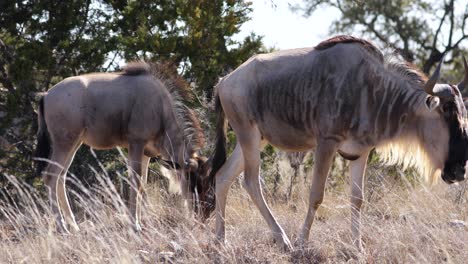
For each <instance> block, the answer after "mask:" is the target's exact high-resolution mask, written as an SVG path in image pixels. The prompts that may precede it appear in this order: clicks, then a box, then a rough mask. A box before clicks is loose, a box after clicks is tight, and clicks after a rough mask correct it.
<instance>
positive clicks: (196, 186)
mask: <svg viewBox="0 0 468 264" xmlns="http://www.w3.org/2000/svg"><path fill="white" fill-rule="evenodd" d="M187 165H188V169H187V170H186V171H187V180H188V182H189V186H190V187H189V188H190V192H191V194H192V197H193V198H192V202H193V204H192V208H193V210H194V211H195V213H196V214H197V215H198V217H199V219H200V220H202V221H204V220H205V219H207V218H208V217H209V216H210V214H211V212H212V211H213V210H214V204H215V203H214V188H206V187H207V186H210V187H211V184H209V183H208V182H207V181H209V177H208V175H209V174H210V170H211V160H210V159H208V158H206V157H204V156H200V157H195V158H193V159H190V162H189V164H187Z"/></svg>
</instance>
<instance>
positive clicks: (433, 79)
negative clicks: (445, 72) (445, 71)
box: [424, 54, 445, 95]
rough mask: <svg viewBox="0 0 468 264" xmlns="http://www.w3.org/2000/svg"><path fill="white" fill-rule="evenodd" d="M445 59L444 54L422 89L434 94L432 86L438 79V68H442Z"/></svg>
mask: <svg viewBox="0 0 468 264" xmlns="http://www.w3.org/2000/svg"><path fill="white" fill-rule="evenodd" d="M444 59H445V54H444V55H443V56H442V59H441V60H440V62H439V65H437V68H436V69H435V71H434V73H432V75H431V78H429V80H428V81H427V83H426V85H425V86H424V90H425V91H426V93H428V94H431V95H434V91H433V89H434V86H435V85H436V83H437V81H438V80H439V75H440V69H441V68H442V64H443V63H444Z"/></svg>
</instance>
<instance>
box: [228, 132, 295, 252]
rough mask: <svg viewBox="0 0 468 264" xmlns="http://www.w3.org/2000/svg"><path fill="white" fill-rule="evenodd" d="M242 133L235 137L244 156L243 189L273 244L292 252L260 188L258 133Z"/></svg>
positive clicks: (259, 138) (259, 137) (289, 243)
mask: <svg viewBox="0 0 468 264" xmlns="http://www.w3.org/2000/svg"><path fill="white" fill-rule="evenodd" d="M242 133H243V134H242V135H239V134H237V135H238V142H239V144H240V145H241V147H242V153H243V155H244V182H245V186H244V187H245V189H246V190H247V192H248V193H249V195H250V198H251V199H252V201H253V202H254V204H255V205H256V206H257V208H258V210H259V211H260V213H261V214H262V216H263V218H264V219H265V220H266V222H267V223H268V225H269V226H270V229H271V230H272V231H273V237H274V239H275V242H276V243H279V244H280V245H282V246H283V247H284V249H286V250H292V249H293V247H292V245H291V242H290V241H289V239H288V237H287V236H286V233H285V232H284V230H283V228H282V227H281V226H280V225H279V224H278V222H277V221H276V219H275V218H274V216H273V214H272V213H271V210H270V208H268V205H267V204H266V202H265V198H264V197H263V193H262V189H261V187H260V177H259V172H260V171H259V169H260V142H261V135H260V132H259V131H258V130H257V129H252V130H251V131H246V130H244V131H243V132H242Z"/></svg>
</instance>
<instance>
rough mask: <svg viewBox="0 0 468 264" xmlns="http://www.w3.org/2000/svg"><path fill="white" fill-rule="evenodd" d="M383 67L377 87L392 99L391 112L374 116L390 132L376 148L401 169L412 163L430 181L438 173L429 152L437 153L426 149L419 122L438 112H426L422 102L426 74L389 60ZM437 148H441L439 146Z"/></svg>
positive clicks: (433, 179) (386, 159)
mask: <svg viewBox="0 0 468 264" xmlns="http://www.w3.org/2000/svg"><path fill="white" fill-rule="evenodd" d="M385 68H386V71H382V72H381V73H382V74H381V78H380V80H379V87H382V88H383V89H385V90H386V91H387V93H388V95H387V96H390V97H391V98H392V99H393V101H390V102H387V104H386V106H387V107H389V108H391V109H389V112H390V115H393V116H392V118H389V119H378V120H377V122H386V123H385V124H381V125H387V126H389V129H388V130H387V131H390V133H384V134H383V135H384V136H383V138H381V141H380V142H383V143H380V144H378V145H377V147H376V151H377V153H378V154H379V157H380V159H381V160H382V161H383V162H384V163H386V164H388V165H401V166H402V167H403V169H407V168H409V167H413V168H415V169H416V170H417V171H418V173H419V174H420V175H421V176H423V178H424V179H425V180H426V181H427V182H429V183H433V182H434V181H436V179H437V178H439V177H438V175H439V174H440V171H439V170H438V169H437V168H436V165H435V160H433V159H431V155H432V157H433V158H435V157H436V156H435V155H437V153H434V151H433V150H432V151H431V150H429V149H428V145H427V144H424V142H423V138H424V135H423V134H422V133H423V132H424V131H421V126H422V125H423V124H425V123H426V122H430V119H431V118H429V117H430V116H432V115H437V113H435V112H433V113H428V110H427V109H426V106H425V100H426V98H427V94H426V93H425V92H424V89H423V85H424V83H425V81H426V77H425V76H424V75H423V74H422V73H420V72H419V71H417V70H416V69H415V68H414V67H413V66H412V65H410V64H407V63H400V62H394V61H392V60H390V61H386V65H385ZM382 103H383V104H385V103H386V102H385V101H384V102H382ZM432 117H433V116H432ZM388 120H392V121H391V122H388ZM423 127H424V126H423ZM426 140H427V139H426ZM436 151H437V152H440V153H442V152H443V151H442V149H440V150H436ZM429 153H431V155H429ZM440 158H441V157H437V158H436V159H440Z"/></svg>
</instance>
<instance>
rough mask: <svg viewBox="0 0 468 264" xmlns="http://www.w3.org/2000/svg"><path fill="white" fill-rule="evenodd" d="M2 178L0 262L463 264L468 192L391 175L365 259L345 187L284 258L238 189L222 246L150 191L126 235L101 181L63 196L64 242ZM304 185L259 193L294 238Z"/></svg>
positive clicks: (38, 204) (371, 217) (375, 193)
mask: <svg viewBox="0 0 468 264" xmlns="http://www.w3.org/2000/svg"><path fill="white" fill-rule="evenodd" d="M370 171H371V173H378V171H377V172H376V171H375V170H374V171H372V170H370ZM380 173H381V172H380ZM371 176H372V175H371ZM371 176H370V177H371ZM374 176H375V175H374ZM371 179H372V181H371ZM376 179H379V182H375V181H376ZM10 181H11V183H12V184H13V185H15V186H16V187H15V188H14V193H11V196H12V197H19V199H17V200H16V201H15V202H12V201H9V202H6V201H7V199H6V198H5V197H4V198H3V199H2V200H3V201H4V202H2V204H1V205H0V212H1V219H0V239H1V247H0V248H1V249H0V263H158V262H166V263H210V262H219V263H257V262H261V263H290V262H293V263H321V262H328V263H337V262H338V263H340V262H349V261H350V262H355V263H358V262H369V263H382V262H383V263H443V262H447V263H464V262H465V261H466V259H467V258H468V251H467V249H468V248H467V246H466V242H467V241H468V227H467V225H466V224H464V223H466V222H467V221H468V206H467V199H466V198H467V197H466V196H467V195H466V193H464V194H463V195H464V197H462V198H463V199H461V200H460V199H458V198H457V192H460V190H458V189H459V188H457V187H449V186H447V185H445V184H439V185H436V186H434V187H432V188H428V187H423V186H417V187H411V186H407V185H405V184H400V183H398V182H397V183H396V182H395V181H397V180H395V179H393V178H392V179H386V178H379V177H372V178H370V179H369V181H371V182H370V184H369V186H371V187H369V188H368V189H367V190H366V194H367V199H366V202H365V204H364V207H363V221H362V232H363V241H364V244H365V252H362V253H359V252H357V251H356V250H355V249H354V247H353V246H352V243H351V238H350V236H351V232H350V228H349V227H350V209H349V205H348V196H347V188H342V189H344V190H345V191H342V190H339V189H330V188H329V190H328V191H327V193H326V197H325V200H324V203H323V206H322V207H321V208H320V210H319V212H318V215H317V217H316V220H315V222H314V224H313V226H312V231H311V237H310V240H309V242H308V243H307V244H306V247H305V248H303V249H297V250H295V251H294V252H284V251H282V250H281V249H279V247H276V246H275V245H274V244H273V242H272V241H273V240H272V237H271V233H270V231H269V229H268V227H267V225H266V223H265V221H264V220H263V219H262V217H261V215H260V213H259V212H258V210H257V209H256V208H255V206H254V205H253V203H252V202H251V201H250V199H249V197H248V195H247V193H246V191H245V190H243V189H242V188H241V187H240V185H239V184H237V183H236V184H234V186H233V188H232V189H231V191H230V195H229V198H228V208H227V219H226V223H227V226H226V238H227V242H226V244H225V245H218V244H217V243H215V236H214V234H213V232H214V219H210V220H209V221H208V222H207V223H206V224H201V223H199V222H197V221H196V220H194V219H193V218H192V217H191V216H190V215H189V214H188V212H187V211H186V210H185V209H184V208H183V206H182V204H183V202H182V201H181V200H180V198H178V197H177V196H175V195H171V194H167V193H166V192H165V191H164V190H163V189H162V188H161V187H160V186H158V185H152V186H149V188H148V189H147V190H148V199H149V200H148V205H147V206H146V209H145V214H144V215H143V221H142V222H143V228H144V229H143V231H142V232H141V233H135V232H134V231H133V230H132V228H131V225H130V223H129V220H128V217H127V215H126V209H125V206H124V202H123V201H122V199H121V198H120V196H119V195H118V194H117V191H115V190H113V189H112V188H111V185H110V182H109V181H108V180H106V178H105V177H102V178H100V179H99V181H98V182H100V186H98V187H96V188H94V189H93V190H88V191H86V190H83V191H82V192H79V193H80V194H78V193H77V192H74V193H71V194H70V196H71V198H72V199H73V200H74V210H75V213H76V215H77V220H78V223H79V227H80V229H81V230H80V231H79V232H78V233H74V234H67V235H65V234H60V233H56V232H55V228H54V224H53V219H52V217H51V213H50V211H49V208H48V205H47V201H46V200H44V198H43V197H42V196H41V195H39V194H38V193H37V192H36V191H35V190H33V189H31V188H29V187H27V186H26V185H24V184H22V183H20V182H17V181H16V179H15V178H13V177H10ZM287 182H288V181H286V180H285V181H284V183H287ZM377 183H378V184H377ZM307 186H308V184H304V183H303V182H302V178H301V179H300V181H299V184H298V185H297V186H296V188H295V190H294V195H293V198H292V200H290V201H287V200H285V199H284V197H285V196H284V194H277V195H275V194H272V193H268V191H266V193H267V197H268V203H269V205H271V207H272V209H273V212H274V214H275V215H276V216H277V218H278V221H279V222H280V223H281V225H283V227H284V229H285V231H286V233H287V234H288V236H289V237H290V239H291V240H292V241H294V240H295V239H296V238H297V235H298V232H299V229H300V226H301V225H302V221H303V218H304V216H305V212H306V207H307V198H306V197H308V187H307ZM283 189H285V188H280V189H279V191H283ZM275 197H276V198H275Z"/></svg>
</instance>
